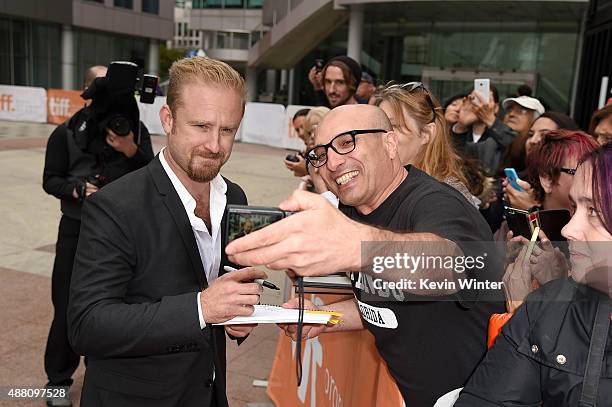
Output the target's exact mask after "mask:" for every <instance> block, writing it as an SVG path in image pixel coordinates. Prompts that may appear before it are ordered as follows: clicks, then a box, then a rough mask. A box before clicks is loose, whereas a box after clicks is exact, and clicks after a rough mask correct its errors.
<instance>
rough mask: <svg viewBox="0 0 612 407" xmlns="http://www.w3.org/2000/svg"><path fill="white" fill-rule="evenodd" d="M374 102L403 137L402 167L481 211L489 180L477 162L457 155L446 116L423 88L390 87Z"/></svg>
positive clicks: (417, 84)
mask: <svg viewBox="0 0 612 407" xmlns="http://www.w3.org/2000/svg"><path fill="white" fill-rule="evenodd" d="M373 98H374V99H375V100H374V102H373V104H374V105H376V106H378V107H380V108H381V109H382V110H384V112H385V113H386V114H387V116H388V117H389V120H390V121H391V125H392V126H393V131H394V132H396V133H397V134H398V135H399V138H398V153H399V157H400V160H401V162H402V164H404V165H408V164H412V165H414V166H415V167H418V168H419V169H421V170H422V171H424V172H425V173H427V174H428V175H429V176H431V177H433V178H435V179H437V180H438V181H440V182H444V183H446V184H448V185H450V186H452V187H453V188H455V189H457V190H458V191H459V192H461V194H462V195H463V196H465V198H466V199H467V200H468V201H469V202H471V203H472V204H473V205H474V206H476V207H478V205H479V204H480V199H478V198H477V196H478V195H480V196H482V195H483V189H484V188H483V184H484V183H485V177H484V175H483V174H482V172H480V171H479V170H478V168H477V167H475V164H474V162H473V161H470V162H467V161H466V160H464V159H463V158H461V157H460V156H459V154H458V153H457V152H456V151H455V149H454V147H453V146H452V144H451V140H450V136H449V133H448V127H447V123H446V119H445V118H444V112H443V110H442V109H441V108H440V105H439V103H438V101H437V100H436V99H435V98H434V97H433V96H432V95H431V94H430V92H429V91H428V90H427V89H426V88H425V87H424V86H423V84H422V83H420V82H410V83H406V84H403V85H387V86H386V87H384V88H382V89H379V90H378V91H376V93H375V94H374V96H373ZM466 163H467V164H466ZM470 164H471V165H470Z"/></svg>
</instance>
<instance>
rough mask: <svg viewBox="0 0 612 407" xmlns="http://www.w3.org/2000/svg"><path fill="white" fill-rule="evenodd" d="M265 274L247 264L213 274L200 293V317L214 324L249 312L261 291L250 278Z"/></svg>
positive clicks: (261, 276) (262, 276)
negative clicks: (202, 316)
mask: <svg viewBox="0 0 612 407" xmlns="http://www.w3.org/2000/svg"><path fill="white" fill-rule="evenodd" d="M266 277H267V276H266V273H264V272H263V271H261V270H258V269H256V268H252V267H248V268H244V269H240V270H236V271H231V272H229V273H226V274H224V275H222V276H221V277H219V278H217V279H216V280H215V281H213V283H212V284H211V285H210V286H208V288H206V289H204V290H203V291H202V292H201V293H200V304H201V306H202V314H203V315H204V321H205V322H206V323H207V324H218V323H221V322H225V321H227V320H230V319H232V318H234V317H237V316H249V315H251V314H252V313H253V311H254V310H255V308H254V307H253V305H255V304H257V303H259V296H260V295H261V291H262V288H261V286H260V285H259V284H257V283H254V282H253V280H254V279H256V278H263V279H265V278H266Z"/></svg>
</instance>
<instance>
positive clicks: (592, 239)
mask: <svg viewBox="0 0 612 407" xmlns="http://www.w3.org/2000/svg"><path fill="white" fill-rule="evenodd" d="M610 179H612V144H608V145H606V146H603V147H602V148H600V149H598V150H595V151H594V152H593V153H590V154H588V155H587V156H586V158H585V159H584V160H583V161H582V163H581V164H580V165H579V166H578V169H577V172H576V174H575V177H574V182H573V184H572V188H571V191H570V198H571V200H572V206H573V212H574V213H573V216H572V219H571V221H570V222H569V223H568V224H567V225H566V226H565V227H564V228H563V235H564V236H565V237H566V238H567V239H568V241H569V245H570V256H571V263H572V270H571V273H570V277H569V278H568V279H560V280H554V281H552V282H550V283H549V284H546V285H545V286H543V287H542V288H541V289H539V290H537V291H535V292H533V293H532V294H531V295H530V296H529V297H527V301H526V303H525V304H523V305H522V306H521V307H520V308H519V309H518V310H517V312H516V314H515V315H514V316H513V317H512V319H510V321H509V322H508V324H506V326H505V327H504V328H503V330H502V332H501V334H500V335H499V336H498V338H497V339H496V342H495V344H494V345H493V347H492V348H491V350H490V351H489V353H488V354H487V356H486V357H485V359H484V360H483V362H482V363H481V364H480V365H479V367H478V368H477V369H476V371H475V373H474V374H473V376H472V377H471V378H470V380H469V382H468V383H467V385H466V386H465V388H464V389H463V391H462V393H461V396H460V397H459V400H458V401H457V402H456V403H455V407H466V406H470V407H478V406H555V407H559V406H587V405H588V406H594V405H597V406H610V405H612V333H611V332H610V318H611V317H612V305H611V300H610V296H611V295H612V278H611V277H612V250H611V249H612V185H611V184H610Z"/></svg>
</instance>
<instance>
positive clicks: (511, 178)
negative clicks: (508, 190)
mask: <svg viewBox="0 0 612 407" xmlns="http://www.w3.org/2000/svg"><path fill="white" fill-rule="evenodd" d="M504 174H506V178H507V179H508V182H509V183H510V185H512V188H514V189H516V190H517V191H519V192H525V190H524V189H523V188H522V187H521V186H520V185H519V184H518V182H517V180H519V179H520V178H519V176H518V174H517V173H516V170H515V169H514V168H504Z"/></svg>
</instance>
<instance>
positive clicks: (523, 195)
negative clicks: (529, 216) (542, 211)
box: [503, 179, 540, 211]
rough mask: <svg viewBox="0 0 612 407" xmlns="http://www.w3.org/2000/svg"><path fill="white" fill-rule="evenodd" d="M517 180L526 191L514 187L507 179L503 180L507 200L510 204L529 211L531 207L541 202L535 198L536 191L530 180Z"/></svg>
mask: <svg viewBox="0 0 612 407" xmlns="http://www.w3.org/2000/svg"><path fill="white" fill-rule="evenodd" d="M516 182H517V183H518V184H519V186H520V187H521V188H523V189H524V190H525V192H521V191H519V190H516V189H514V187H513V186H512V185H511V184H510V183H509V182H508V180H507V179H506V180H504V182H503V187H504V194H505V195H506V200H507V201H508V203H509V204H510V206H512V207H513V208H517V209H523V210H525V211H527V210H529V209H530V208H533V207H534V206H537V205H539V204H540V203H539V202H538V201H536V199H535V198H534V191H533V188H531V185H530V184H529V182H527V181H523V180H521V179H517V180H516Z"/></svg>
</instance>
